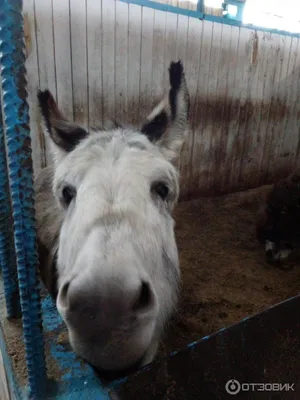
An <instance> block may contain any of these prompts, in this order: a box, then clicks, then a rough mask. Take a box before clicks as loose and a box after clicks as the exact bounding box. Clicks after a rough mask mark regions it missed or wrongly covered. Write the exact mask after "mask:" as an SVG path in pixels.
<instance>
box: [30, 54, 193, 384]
mask: <svg viewBox="0 0 300 400" xmlns="http://www.w3.org/2000/svg"><path fill="white" fill-rule="evenodd" d="M169 77H170V89H169V93H168V95H167V96H166V97H165V99H164V100H163V101H162V102H161V103H160V104H159V105H158V106H157V107H156V108H155V109H154V111H153V112H152V113H151V115H150V116H149V117H148V118H147V120H146V121H145V124H144V125H143V127H142V129H141V130H138V129H131V128H125V127H123V126H121V125H119V124H118V123H116V122H110V123H109V126H106V127H105V128H103V129H97V130H95V131H92V132H90V133H88V132H87V131H86V130H85V129H83V128H82V127H80V126H78V125H76V124H74V123H72V122H68V121H67V120H66V119H65V117H64V116H63V115H62V114H61V112H60V111H59V109H58V107H57V105H56V103H55V101H54V99H53V96H52V95H51V93H50V92H49V91H48V90H45V91H39V93H38V100H39V105H40V108H41V113H42V117H43V124H44V128H45V129H44V130H45V132H47V134H48V137H49V138H50V143H51V147H52V150H53V155H54V165H53V167H52V166H51V167H47V168H45V169H44V170H42V172H41V174H40V175H39V176H38V178H37V180H36V182H35V183H36V207H37V228H38V242H39V255H40V273H41V277H42V280H43V282H44V284H45V286H46V288H47V289H48V290H49V292H50V293H51V295H52V296H53V298H54V300H55V301H56V306H57V309H58V312H59V313H60V315H61V316H62V318H63V320H64V322H65V323H66V326H67V328H68V333H69V340H70V344H71V346H72V348H73V350H74V351H75V352H76V353H77V354H78V355H79V356H81V357H82V358H83V359H85V360H86V361H87V362H88V363H89V364H91V365H92V366H94V367H95V368H96V369H97V370H98V371H99V372H100V373H102V376H103V377H106V379H114V378H116V377H120V376H123V375H125V374H127V373H129V372H130V371H132V370H134V369H135V368H137V367H140V366H143V365H145V364H147V363H149V362H151V361H152V360H153V358H154V356H155V354H156V351H157V347H158V343H159V340H160V338H161V335H162V332H163V328H164V327H165V325H166V323H167V322H169V321H170V317H171V316H172V313H173V311H174V310H175V308H176V305H177V301H178V294H179V283H180V268H179V260H178V252H177V246H176V240H175V235H174V221H173V218H172V211H173V207H174V205H175V203H176V202H177V200H178V195H179V178H178V171H177V169H176V167H175V160H176V159H177V158H178V156H179V154H180V150H181V147H182V144H183V142H184V137H185V132H186V131H187V128H188V115H189V93H188V89H187V86H186V81H185V75H184V70H183V66H182V63H181V62H180V61H178V62H177V63H174V62H172V63H171V64H170V68H169Z"/></svg>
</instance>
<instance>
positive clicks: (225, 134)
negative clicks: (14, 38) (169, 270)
mask: <svg viewBox="0 0 300 400" xmlns="http://www.w3.org/2000/svg"><path fill="white" fill-rule="evenodd" d="M24 12H25V13H26V15H27V16H28V21H29V29H30V35H31V49H30V54H29V56H28V59H27V71H28V90H29V104H30V107H31V129H32V138H33V153H34V167H35V169H36V170H39V169H40V168H41V167H43V166H44V165H46V164H47V163H51V157H49V154H48V150H47V147H48V146H47V143H44V140H43V138H42V135H41V131H40V125H39V116H38V110H37V104H36V91H37V89H38V88H39V87H40V88H46V87H48V88H49V89H50V90H51V91H52V92H53V93H54V95H55V96H56V98H57V101H58V103H59V106H60V107H61V108H62V110H63V111H64V112H65V113H66V115H67V116H68V117H69V118H71V119H73V118H75V120H76V121H78V122H80V123H82V124H83V125H84V126H89V125H92V124H96V123H97V122H100V121H101V119H102V117H104V116H108V115H110V116H112V117H116V118H119V119H121V120H122V121H123V122H128V123H133V124H136V125H140V124H141V123H142V121H143V119H144V118H145V116H146V115H147V114H148V113H149V112H150V110H151V109H152V107H153V106H154V105H155V104H156V103H157V102H158V101H159V100H160V99H161V97H162V96H163V92H164V89H165V88H166V87H167V86H166V85H167V79H168V73H167V68H168V65H169V62H170V61H171V60H176V59H178V58H181V59H182V60H183V63H184V65H185V70H186V77H187V81H188V87H189V91H190V95H191V119H190V128H191V129H190V134H189V137H188V140H187V144H186V146H185V148H184V149H183V152H182V155H181V160H180V168H181V174H182V178H183V179H182V198H183V199H186V198H191V197H196V196H198V195H217V194H220V193H226V192H232V191H236V190H242V189H246V188H251V187H255V186H258V185H261V184H264V183H269V182H272V181H274V179H277V178H278V177H281V176H285V175H286V174H287V173H288V172H289V171H290V170H291V168H293V167H294V166H295V165H296V163H297V160H298V158H299V149H300V142H299V120H300V102H299V93H300V80H299V77H300V49H298V47H299V40H298V39H297V38H295V37H290V36H279V35H278V34H273V33H272V34H271V33H266V32H260V31H253V30H250V29H244V28H243V29H241V28H238V27H233V26H229V25H223V24H218V23H213V22H208V21H200V20H197V19H195V18H188V17H186V16H182V15H176V14H173V13H166V12H162V11H158V10H154V9H150V8H146V7H141V6H138V5H133V4H127V3H123V2H120V1H118V0H102V1H101V0H60V1H52V0H25V1H24Z"/></svg>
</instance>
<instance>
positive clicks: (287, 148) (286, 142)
mask: <svg viewBox="0 0 300 400" xmlns="http://www.w3.org/2000/svg"><path fill="white" fill-rule="evenodd" d="M278 40H279V39H278ZM291 46H292V47H291V52H292V53H291V56H290V62H289V72H288V76H287V81H286V82H285V85H284V86H285V87H286V88H287V89H286V90H287V92H288V93H287V97H286V106H285V107H284V108H283V109H282V110H280V109H278V110H277V109H275V110H274V107H273V108H272V109H270V110H269V115H268V120H269V124H268V128H269V126H270V124H271V123H272V122H273V117H274V113H275V115H276V117H278V114H279V115H280V116H281V121H280V125H281V127H282V130H283V132H284V136H283V142H282V143H283V148H282V151H281V152H280V154H279V158H278V160H277V161H276V169H277V168H278V171H279V173H280V174H281V173H283V174H285V173H286V171H288V170H289V168H290V165H291V161H292V159H293V153H295V151H294V147H296V145H297V142H295V140H293V136H292V135H291V134H290V133H289V131H288V129H287V125H288V122H289V121H290V120H291V121H292V119H293V118H294V117H293V116H292V115H291V109H292V108H293V104H294V101H295V100H296V93H295V91H296V90H295V89H296V87H295V86H296V85H294V82H293V78H294V75H295V67H296V58H297V50H298V49H297V48H298V39H297V38H293V39H292V44H291ZM269 60H270V57H269ZM270 61H271V60H270ZM270 65H271V68H273V69H274V60H273V63H272V64H271V63H270ZM268 70H269V68H268ZM270 73H271V72H269V73H267V74H270ZM273 75H274V76H275V72H274V74H273ZM267 76H268V75H267ZM272 83H273V82H270V86H271V85H272ZM265 125H266V123H264V124H263V123H262V128H261V129H263V127H265ZM271 145H272V130H271V129H270V128H269V129H268V131H267V132H266V134H265V140H264V151H263V155H262V163H261V174H262V176H261V180H260V181H258V184H260V183H261V184H264V183H265V182H266V178H267V175H268V169H269V157H270V153H271V154H272V152H271V149H270V146H271Z"/></svg>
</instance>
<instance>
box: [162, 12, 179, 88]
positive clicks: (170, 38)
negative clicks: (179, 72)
mask: <svg viewBox="0 0 300 400" xmlns="http://www.w3.org/2000/svg"><path fill="white" fill-rule="evenodd" d="M177 26H178V15H177V14H173V13H166V27H165V49H164V58H165V60H164V65H165V69H164V78H163V82H164V87H168V84H169V73H168V70H167V66H169V65H170V62H171V61H176V60H177V54H176V43H177V35H178V29H177Z"/></svg>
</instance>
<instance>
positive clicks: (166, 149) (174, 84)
mask: <svg viewBox="0 0 300 400" xmlns="http://www.w3.org/2000/svg"><path fill="white" fill-rule="evenodd" d="M169 81H170V89H169V93H168V96H166V98H165V99H163V100H162V101H161V102H160V103H159V104H158V106H156V107H155V109H154V110H153V111H152V113H151V114H150V115H149V116H148V117H147V120H146V122H145V123H144V125H143V127H142V129H141V132H142V133H143V134H144V135H146V136H147V137H148V139H149V140H150V141H151V142H152V143H155V144H157V145H158V146H159V147H160V148H161V151H162V152H163V154H164V155H165V157H166V158H167V159H169V160H170V161H173V160H174V159H176V158H177V157H179V155H180V150H181V147H182V145H183V142H184V139H185V134H186V132H187V128H188V119H189V110H190V97H189V93H188V89H187V85H186V80H185V74H184V70H183V65H182V63H181V61H178V62H177V63H175V62H171V64H170V67H169Z"/></svg>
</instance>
